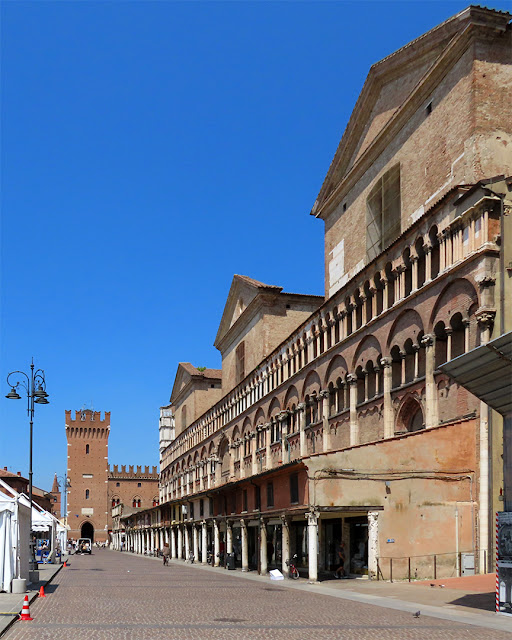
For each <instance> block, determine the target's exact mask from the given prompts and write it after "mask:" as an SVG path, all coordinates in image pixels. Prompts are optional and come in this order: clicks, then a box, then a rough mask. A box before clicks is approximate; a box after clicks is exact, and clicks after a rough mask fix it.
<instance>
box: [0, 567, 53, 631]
mask: <svg viewBox="0 0 512 640" xmlns="http://www.w3.org/2000/svg"><path fill="white" fill-rule="evenodd" d="M61 569H62V565H61V564H41V565H39V566H38V570H39V582H34V583H31V584H29V586H28V589H27V592H26V593H0V636H2V635H3V634H4V633H5V632H6V630H7V629H8V628H9V627H10V626H11V625H12V624H13V623H14V622H15V621H16V620H17V618H18V614H20V613H21V610H22V608H23V603H24V601H25V596H26V595H28V600H29V602H30V603H31V604H32V602H33V601H34V600H35V599H36V598H37V597H38V595H39V588H40V587H41V585H42V586H44V587H45V588H46V585H47V584H49V583H50V582H51V581H52V580H53V578H54V576H55V575H57V573H58V572H59V571H60V570H61Z"/></svg>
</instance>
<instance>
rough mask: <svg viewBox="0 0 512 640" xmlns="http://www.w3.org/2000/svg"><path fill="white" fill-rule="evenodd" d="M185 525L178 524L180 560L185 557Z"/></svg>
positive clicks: (177, 554) (177, 553)
mask: <svg viewBox="0 0 512 640" xmlns="http://www.w3.org/2000/svg"><path fill="white" fill-rule="evenodd" d="M182 527H183V525H181V524H179V525H178V548H177V549H176V557H177V558H178V560H182V559H183V529H182Z"/></svg>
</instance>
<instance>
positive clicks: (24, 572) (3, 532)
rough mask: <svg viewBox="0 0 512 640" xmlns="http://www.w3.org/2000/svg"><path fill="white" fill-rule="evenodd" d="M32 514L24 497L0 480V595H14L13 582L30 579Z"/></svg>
mask: <svg viewBox="0 0 512 640" xmlns="http://www.w3.org/2000/svg"><path fill="white" fill-rule="evenodd" d="M29 526H30V510H29V508H28V505H25V504H23V501H22V497H21V495H20V494H19V493H17V492H16V491H15V490H14V489H13V488H12V487H10V486H9V485H8V484H7V483H5V482H4V481H3V480H0V591H7V592H10V591H11V586H12V580H13V578H24V579H28V577H29V540H30V532H29Z"/></svg>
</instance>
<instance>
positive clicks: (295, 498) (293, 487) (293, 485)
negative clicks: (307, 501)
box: [290, 473, 299, 504]
mask: <svg viewBox="0 0 512 640" xmlns="http://www.w3.org/2000/svg"><path fill="white" fill-rule="evenodd" d="M290 502H291V504H298V503H299V474H298V473H292V475H291V476H290Z"/></svg>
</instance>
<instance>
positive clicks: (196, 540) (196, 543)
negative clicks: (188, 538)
mask: <svg viewBox="0 0 512 640" xmlns="http://www.w3.org/2000/svg"><path fill="white" fill-rule="evenodd" d="M192 544H193V546H194V562H199V535H198V531H197V525H195V524H193V525H192Z"/></svg>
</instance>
